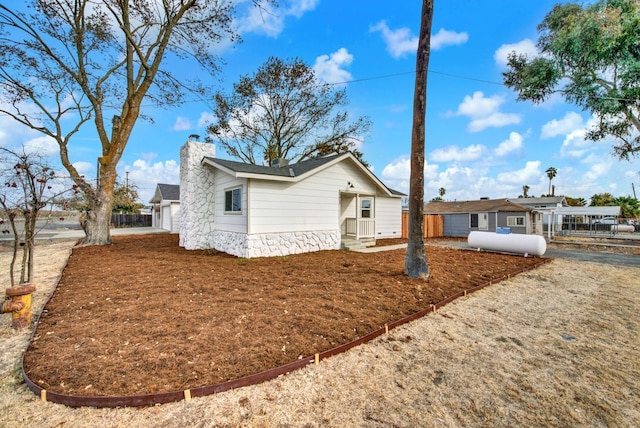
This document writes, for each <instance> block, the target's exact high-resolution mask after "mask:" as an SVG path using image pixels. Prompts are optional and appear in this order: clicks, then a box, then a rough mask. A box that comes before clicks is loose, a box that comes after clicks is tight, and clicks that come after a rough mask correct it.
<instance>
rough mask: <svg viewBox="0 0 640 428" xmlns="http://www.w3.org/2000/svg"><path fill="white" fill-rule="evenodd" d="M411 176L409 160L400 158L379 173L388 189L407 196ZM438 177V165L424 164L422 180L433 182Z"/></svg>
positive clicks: (404, 157)
mask: <svg viewBox="0 0 640 428" xmlns="http://www.w3.org/2000/svg"><path fill="white" fill-rule="evenodd" d="M410 175H411V159H410V158H409V156H402V157H400V158H398V159H395V160H393V161H392V162H391V163H389V164H387V165H386V166H385V167H384V168H383V169H382V173H381V177H382V181H384V183H385V184H386V185H388V186H389V187H391V188H392V189H395V190H399V191H401V192H404V193H406V194H409V177H410ZM437 176H438V165H434V164H429V163H428V162H425V165H424V178H425V180H433V179H435V178H436V177H437Z"/></svg>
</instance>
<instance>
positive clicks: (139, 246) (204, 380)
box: [24, 235, 540, 396]
mask: <svg viewBox="0 0 640 428" xmlns="http://www.w3.org/2000/svg"><path fill="white" fill-rule="evenodd" d="M404 257H405V250H393V251H384V252H379V253H369V254H365V253H357V252H347V251H323V252H317V253H310V254H300V255H292V256H286V257H275V258H259V259H240V258H236V257H232V256H229V255H227V254H224V253H220V252H216V251H187V250H184V249H182V248H180V247H179V246H178V236H177V235H146V236H127V237H114V238H113V244H112V245H110V246H101V247H77V248H75V249H74V250H73V254H72V256H71V257H70V259H69V262H68V264H67V266H66V268H65V269H64V271H63V275H62V278H61V281H60V283H59V286H58V288H57V289H56V291H55V293H54V294H53V297H52V299H51V300H50V301H49V303H48V304H47V305H46V307H45V308H44V311H43V314H42V317H41V320H40V324H39V325H38V327H37V330H36V332H35V338H34V340H33V342H32V344H31V346H30V347H29V348H28V349H27V351H26V354H25V356H24V367H25V372H26V374H27V375H28V376H29V378H30V379H31V380H33V381H34V382H36V383H37V384H38V385H40V386H41V387H43V388H45V389H47V390H49V391H56V392H60V393H64V394H69V395H84V396H105V395H137V394H149V393H158V392H167V391H179V390H185V389H189V388H196V387H199V386H205V385H212V384H216V383H219V382H223V381H226V380H230V379H236V378H239V377H242V376H246V375H250V374H254V373H257V372H260V371H263V370H266V369H269V368H273V367H277V366H280V365H283V364H286V363H289V362H292V361H294V360H296V359H299V358H302V357H307V356H312V355H314V354H315V353H317V352H321V351H325V350H328V349H331V348H334V347H336V346H338V345H340V344H343V343H347V342H350V341H352V340H354V339H356V338H357V337H360V336H362V335H364V334H366V333H368V332H371V331H373V330H376V329H378V328H380V327H383V326H384V324H385V323H389V322H391V321H394V320H398V319H400V318H403V317H405V316H407V315H409V314H412V313H415V312H417V311H419V310H421V309H424V308H428V307H429V306H430V305H431V304H432V303H436V302H439V301H441V300H443V299H444V298H446V297H448V296H451V295H453V294H456V293H457V292H459V291H461V290H465V289H469V288H472V287H474V286H477V285H480V284H484V283H486V282H487V281H489V280H493V279H496V278H500V277H502V276H503V275H506V274H508V273H513V272H515V271H518V270H521V269H524V268H527V267H530V266H532V265H535V264H538V263H539V262H540V259H539V258H525V257H522V256H515V255H505V254H495V253H486V252H476V251H465V250H458V249H453V248H447V247H443V246H436V245H428V247H427V257H428V260H429V267H430V272H431V277H430V279H429V280H428V281H426V282H425V281H420V280H415V279H411V278H407V277H406V276H404V273H403V271H404Z"/></svg>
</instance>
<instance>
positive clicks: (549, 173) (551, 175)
mask: <svg viewBox="0 0 640 428" xmlns="http://www.w3.org/2000/svg"><path fill="white" fill-rule="evenodd" d="M545 172H546V173H547V177H549V195H551V196H553V195H552V194H551V180H553V179H554V178H555V176H556V175H558V170H557V169H555V168H554V167H552V166H550V167H549V168H547V170H546V171H545Z"/></svg>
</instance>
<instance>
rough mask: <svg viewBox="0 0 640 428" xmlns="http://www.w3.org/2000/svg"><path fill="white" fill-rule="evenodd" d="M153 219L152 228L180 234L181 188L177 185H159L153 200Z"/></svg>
mask: <svg viewBox="0 0 640 428" xmlns="http://www.w3.org/2000/svg"><path fill="white" fill-rule="evenodd" d="M149 202H150V203H151V204H153V210H152V213H153V217H152V218H151V219H152V220H151V226H152V227H157V228H160V229H166V230H169V231H171V232H172V233H178V229H179V226H180V186H179V185H177V184H158V185H157V186H156V192H155V194H154V195H153V198H152V199H151V200H150V201H149Z"/></svg>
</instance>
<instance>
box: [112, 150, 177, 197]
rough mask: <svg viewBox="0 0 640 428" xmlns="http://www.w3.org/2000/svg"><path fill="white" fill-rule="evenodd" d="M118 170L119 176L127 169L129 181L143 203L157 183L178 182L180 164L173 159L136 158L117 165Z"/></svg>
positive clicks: (151, 195)
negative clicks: (151, 159) (156, 160)
mask: <svg viewBox="0 0 640 428" xmlns="http://www.w3.org/2000/svg"><path fill="white" fill-rule="evenodd" d="M118 170H119V175H120V176H124V174H125V171H129V182H130V183H132V184H134V185H135V186H136V188H137V189H138V196H140V200H141V202H142V203H144V204H146V203H148V202H149V200H150V199H151V198H152V197H153V193H154V191H155V189H156V185H157V184H158V183H169V184H177V183H179V182H180V166H179V165H178V162H176V161H175V160H173V159H170V160H167V161H164V162H162V161H159V162H153V163H152V162H149V161H147V160H144V159H137V160H135V161H134V162H133V164H132V165H124V164H123V165H119V166H118Z"/></svg>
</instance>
